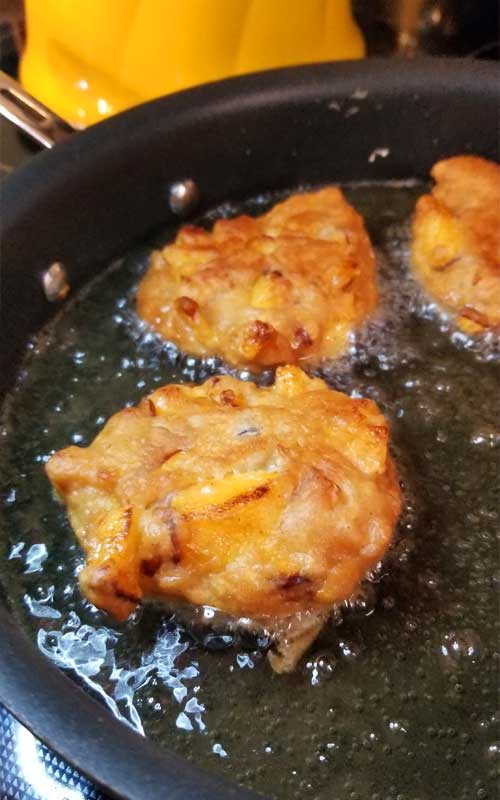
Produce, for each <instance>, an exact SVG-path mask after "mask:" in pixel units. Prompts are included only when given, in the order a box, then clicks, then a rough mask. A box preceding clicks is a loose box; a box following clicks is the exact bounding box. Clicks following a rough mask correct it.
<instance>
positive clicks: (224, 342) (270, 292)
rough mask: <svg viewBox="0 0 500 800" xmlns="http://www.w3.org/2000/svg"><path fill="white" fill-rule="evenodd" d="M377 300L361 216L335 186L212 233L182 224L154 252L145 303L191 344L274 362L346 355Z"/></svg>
mask: <svg viewBox="0 0 500 800" xmlns="http://www.w3.org/2000/svg"><path fill="white" fill-rule="evenodd" d="M376 302H377V289H376V281H375V259H374V255H373V252H372V249H371V245H370V240H369V238H368V234H367V233H366V231H365V228H364V225H363V221H362V219H361V217H360V216H359V214H357V213H356V211H354V209H353V208H352V207H351V206H350V205H349V204H348V203H347V201H346V200H345V198H344V196H343V194H342V192H341V191H340V190H339V189H336V188H333V187H327V188H325V189H322V190H321V191H317V192H308V193H305V194H296V195H293V196H292V197H289V198H288V199H287V200H285V201H284V202H282V203H278V205H276V206H274V208H272V209H271V210H270V211H269V212H267V213H266V214H263V215H262V216H260V217H257V218H252V217H248V216H240V217H236V218H235V219H230V220H219V221H218V222H216V223H215V225H214V228H213V230H212V231H211V232H210V233H208V232H207V231H205V230H202V229H201V228H195V227H193V226H186V227H184V228H181V230H180V231H179V233H178V235H177V238H176V240H175V242H174V243H173V244H170V245H167V247H165V248H164V249H163V250H162V251H161V252H156V253H154V254H153V256H152V259H151V265H150V267H149V270H148V272H147V274H146V276H145V277H144V279H143V280H142V282H141V284H140V286H139V291H138V298H137V308H138V312H139V314H140V316H141V317H143V318H144V319H145V320H146V321H147V322H148V323H149V324H150V325H152V326H153V327H154V328H155V329H156V330H157V331H158V333H160V334H161V336H162V337H163V338H164V339H167V340H168V341H172V342H174V343H175V344H176V345H178V346H179V347H180V348H181V349H182V350H183V351H185V352H189V353H192V354H194V355H197V356H207V355H214V354H215V355H219V356H222V357H223V358H224V359H225V360H226V361H228V362H229V363H231V364H235V365H238V366H266V365H268V366H269V365H275V364H285V363H296V362H308V363H312V362H316V361H318V360H319V359H320V358H322V357H324V356H326V357H332V356H338V355H339V354H340V353H342V352H343V351H344V350H345V349H346V347H347V344H348V335H349V333H350V331H352V330H353V329H354V328H355V327H356V326H357V325H359V324H360V323H361V322H362V321H363V320H364V319H365V318H366V317H367V316H368V315H369V314H370V312H371V311H372V310H373V309H374V307H375V305H376Z"/></svg>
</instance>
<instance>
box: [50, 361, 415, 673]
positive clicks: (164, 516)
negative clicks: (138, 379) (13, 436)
mask: <svg viewBox="0 0 500 800" xmlns="http://www.w3.org/2000/svg"><path fill="white" fill-rule="evenodd" d="M388 435H389V434H388V426H387V422H386V420H385V418H384V417H383V415H382V414H381V412H380V411H379V409H378V408H377V406H376V405H375V403H374V402H372V401H371V400H357V399H356V400H355V399H351V398H350V397H348V396H346V395H344V394H342V393H340V392H335V391H332V390H331V389H329V388H328V387H327V386H326V384H325V383H324V382H323V381H322V380H320V379H319V378H309V377H308V376H307V375H306V374H305V373H304V372H302V370H301V369H299V368H298V367H295V366H287V367H281V368H279V369H278V371H277V375H276V381H275V383H274V385H273V386H272V387H270V388H258V387H257V386H255V385H254V384H253V383H249V382H244V381H240V380H237V379H235V378H231V377H227V376H225V377H214V378H210V379H209V380H208V381H206V382H205V383H204V384H203V385H201V386H194V385H189V386H187V385H173V384H172V385H168V386H164V387H163V388H161V389H158V390H157V391H155V392H154V393H153V394H152V395H150V396H149V397H147V398H145V399H144V400H142V401H141V402H140V404H139V405H138V406H137V407H136V408H126V409H124V410H123V411H120V412H119V413H117V414H115V415H114V416H113V417H111V419H110V420H109V421H108V422H107V424H106V425H105V427H104V429H103V430H102V431H101V433H100V434H99V435H98V436H97V437H96V439H95V440H94V442H93V443H92V444H91V445H90V446H89V447H87V448H80V447H68V448H67V449H65V450H61V451H60V452H58V453H56V454H55V455H54V456H53V457H52V458H51V459H50V460H49V462H48V463H47V465H46V470H47V475H48V477H49V479H50V481H51V483H52V485H53V487H54V489H55V490H56V492H57V494H58V496H59V497H60V499H61V500H62V501H63V502H64V503H65V505H66V507H67V510H68V513H69V517H70V520H71V524H72V526H73V528H74V530H75V532H76V535H77V537H78V539H79V541H80V543H81V544H82V546H83V549H84V551H85V553H86V558H87V562H86V566H85V568H84V569H83V570H82V572H81V573H80V583H81V588H82V591H83V593H84V595H85V596H86V597H88V598H89V599H90V600H91V601H92V603H94V604H95V605H96V606H98V607H99V608H102V609H105V610H106V611H108V612H109V613H111V614H112V615H113V616H114V617H116V618H117V619H124V618H126V617H127V616H128V615H129V614H130V613H131V611H133V609H134V608H135V607H136V605H137V603H139V602H140V601H141V599H142V598H161V599H163V600H167V601H168V599H169V598H181V599H183V600H187V601H189V602H190V603H192V604H195V605H209V606H212V607H215V608H217V609H220V610H221V611H222V612H226V613H228V614H230V615H233V616H234V617H235V618H240V617H250V618H251V619H252V620H253V623H254V624H256V625H257V626H258V625H261V626H262V627H264V628H266V629H268V630H269V629H272V630H274V631H275V632H277V638H278V640H279V641H278V642H277V650H278V655H276V654H275V655H274V662H275V663H274V667H275V668H276V669H278V670H279V669H280V668H281V669H290V668H291V667H293V663H295V661H296V660H297V658H298V657H299V656H300V654H301V653H302V652H303V650H304V649H305V648H307V647H308V645H309V644H310V642H311V641H312V640H313V639H314V638H315V636H316V635H317V633H318V632H319V630H320V628H321V627H322V625H323V622H324V620H325V618H326V616H327V614H328V611H329V610H330V609H331V607H332V605H333V604H335V603H338V602H340V601H342V600H344V599H345V598H347V597H348V596H349V595H350V594H351V593H352V592H353V591H354V590H355V589H356V588H357V586H358V585H359V583H360V581H361V580H362V579H363V578H364V577H365V575H366V573H367V572H368V571H369V570H370V569H372V568H373V567H374V565H375V564H376V563H377V561H378V560H379V559H380V558H381V556H382V555H383V554H384V552H385V551H386V549H387V547H388V546H389V543H390V541H391V537H392V533H393V529H394V526H395V523H396V520H397V518H398V515H399V513H400V508H401V496H400V489H399V482H398V478H397V474H396V471H395V467H394V465H393V462H392V461H391V458H390V456H389V453H388ZM294 619H295V620H296V621H297V620H298V621H299V623H300V624H295V625H294V624H293V621H294ZM290 652H293V654H294V656H293V658H291V657H290Z"/></svg>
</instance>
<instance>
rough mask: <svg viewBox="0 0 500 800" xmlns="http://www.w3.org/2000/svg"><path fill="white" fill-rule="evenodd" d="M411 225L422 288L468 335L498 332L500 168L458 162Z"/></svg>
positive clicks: (447, 167)
mask: <svg viewBox="0 0 500 800" xmlns="http://www.w3.org/2000/svg"><path fill="white" fill-rule="evenodd" d="M431 174H432V177H433V178H434V180H435V181H436V185H435V186H434V188H433V190H432V193H431V194H426V195H424V196H423V197H421V198H420V199H419V201H418V203H417V207H416V211H415V216H414V219H413V243H412V261H413V267H414V270H415V272H416V274H417V275H418V277H419V278H420V280H421V282H422V284H423V285H424V287H425V288H426V289H427V290H428V292H429V294H431V295H432V296H433V297H434V298H435V299H436V300H437V301H438V302H439V303H441V304H442V305H443V307H444V308H445V309H446V310H447V311H449V312H451V313H452V314H453V315H455V316H456V321H457V324H458V325H459V327H460V328H461V329H462V330H463V331H465V332H466V333H469V334H476V333H482V332H485V331H486V330H488V329H492V328H499V327H500V166H499V165H498V164H494V163H493V162H492V161H486V160H485V159H483V158H478V157H476V156H455V157H454V158H449V159H447V160H446V161H439V162H438V163H437V164H435V165H434V167H433V168H432V172H431Z"/></svg>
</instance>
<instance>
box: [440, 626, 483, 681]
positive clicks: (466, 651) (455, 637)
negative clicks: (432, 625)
mask: <svg viewBox="0 0 500 800" xmlns="http://www.w3.org/2000/svg"><path fill="white" fill-rule="evenodd" d="M481 651H482V645H481V639H480V637H479V634H478V633H477V632H476V631H474V630H473V629H472V628H463V629H462V630H459V631H450V632H449V633H447V634H445V636H444V638H443V641H442V642H441V644H440V646H439V652H440V659H441V664H442V666H443V667H444V668H445V669H447V670H451V669H455V668H456V667H457V666H461V665H463V664H465V663H467V662H470V663H475V662H477V661H479V660H480V659H481V655H482V652H481ZM457 685H458V684H457Z"/></svg>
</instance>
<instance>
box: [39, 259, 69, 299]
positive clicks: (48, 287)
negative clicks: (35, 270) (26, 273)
mask: <svg viewBox="0 0 500 800" xmlns="http://www.w3.org/2000/svg"><path fill="white" fill-rule="evenodd" d="M42 284H43V291H44V292H45V297H46V298H47V300H48V301H49V303H58V302H60V301H61V300H64V298H65V297H66V295H67V294H68V292H69V283H68V281H67V275H66V270H65V268H64V267H63V265H62V264H60V263H59V262H58V261H54V263H53V264H51V265H50V267H49V268H48V269H47V270H46V271H45V272H44V273H43V276H42Z"/></svg>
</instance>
